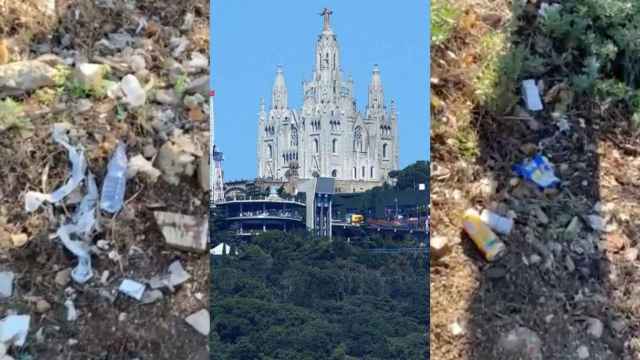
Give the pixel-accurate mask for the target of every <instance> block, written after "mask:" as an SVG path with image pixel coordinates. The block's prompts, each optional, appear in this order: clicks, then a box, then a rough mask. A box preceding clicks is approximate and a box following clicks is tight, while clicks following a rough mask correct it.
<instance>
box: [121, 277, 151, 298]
mask: <svg viewBox="0 0 640 360" xmlns="http://www.w3.org/2000/svg"><path fill="white" fill-rule="evenodd" d="M145 288H146V286H145V285H144V284H141V283H139V282H137V281H133V280H129V279H124V280H122V283H121V284H120V288H119V290H120V292H122V293H124V294H126V295H129V296H131V297H132V298H134V299H136V300H138V301H140V300H142V295H144V290H145Z"/></svg>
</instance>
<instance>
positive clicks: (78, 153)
mask: <svg viewBox="0 0 640 360" xmlns="http://www.w3.org/2000/svg"><path fill="white" fill-rule="evenodd" d="M66 130H67V126H66V125H65V124H62V123H58V124H54V125H53V140H54V141H55V142H56V143H58V144H60V145H62V146H63V147H64V148H65V149H67V152H68V154H69V162H71V177H70V178H69V180H67V182H66V183H65V184H64V185H62V186H61V187H60V188H58V189H57V190H55V191H54V192H52V193H50V194H43V193H41V192H36V191H29V192H27V193H26V195H25V199H24V200H25V210H26V211H27V212H32V211H34V210H37V209H38V208H39V207H40V206H41V205H42V203H43V202H45V201H47V202H49V203H52V204H57V203H59V202H60V201H61V200H62V199H64V198H65V197H66V196H67V195H69V194H70V193H71V192H72V191H73V190H74V189H75V188H76V187H78V185H80V183H81V182H82V179H84V174H85V172H86V170H87V161H86V159H85V157H84V150H83V149H82V148H81V147H80V146H78V147H73V146H71V145H70V144H69V138H68V136H67V134H66Z"/></svg>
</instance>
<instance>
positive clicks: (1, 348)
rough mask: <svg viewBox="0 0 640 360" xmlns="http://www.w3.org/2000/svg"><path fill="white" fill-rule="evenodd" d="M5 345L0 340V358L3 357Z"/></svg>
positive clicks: (5, 350)
mask: <svg viewBox="0 0 640 360" xmlns="http://www.w3.org/2000/svg"><path fill="white" fill-rule="evenodd" d="M7 350H9V349H7V345H5V344H4V343H3V342H0V359H2V358H3V356H4V355H5V354H6V353H7Z"/></svg>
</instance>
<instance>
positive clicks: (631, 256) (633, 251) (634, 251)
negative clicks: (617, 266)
mask: <svg viewBox="0 0 640 360" xmlns="http://www.w3.org/2000/svg"><path fill="white" fill-rule="evenodd" d="M624 258H625V260H627V261H632V262H633V261H636V259H638V248H635V247H633V248H629V249H627V250H626V251H625V252H624Z"/></svg>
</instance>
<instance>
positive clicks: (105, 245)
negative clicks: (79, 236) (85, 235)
mask: <svg viewBox="0 0 640 360" xmlns="http://www.w3.org/2000/svg"><path fill="white" fill-rule="evenodd" d="M96 246H97V247H98V249H100V250H104V251H107V250H109V248H111V242H109V240H104V239H101V240H98V241H96Z"/></svg>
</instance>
